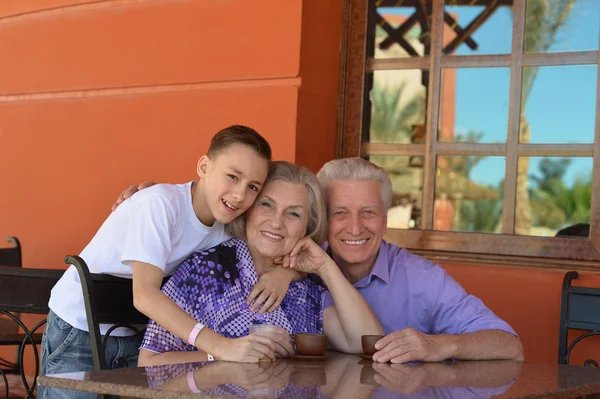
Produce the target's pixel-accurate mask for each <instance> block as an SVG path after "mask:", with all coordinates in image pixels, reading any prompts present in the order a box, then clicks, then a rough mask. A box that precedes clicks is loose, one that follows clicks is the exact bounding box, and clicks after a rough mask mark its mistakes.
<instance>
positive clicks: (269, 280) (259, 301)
mask: <svg viewBox="0 0 600 399" xmlns="http://www.w3.org/2000/svg"><path fill="white" fill-rule="evenodd" d="M292 272H293V273H290V269H284V268H282V267H276V268H274V269H272V270H269V271H268V272H266V273H264V274H263V275H262V276H260V278H259V279H258V282H257V283H256V285H255V286H254V288H253V289H252V292H250V295H249V296H248V299H246V303H247V304H248V305H250V304H251V303H252V301H254V299H255V298H256V297H257V296H258V298H256V301H254V304H252V306H251V307H250V310H251V311H255V310H256V309H258V308H259V307H260V305H262V307H261V308H260V310H259V311H258V313H264V312H272V311H274V310H275V309H277V307H278V306H279V305H280V304H281V301H283V298H285V295H286V294H287V291H288V288H289V286H290V283H291V282H292V281H296V280H298V277H299V273H297V272H296V271H294V270H292ZM259 294H260V295H259Z"/></svg>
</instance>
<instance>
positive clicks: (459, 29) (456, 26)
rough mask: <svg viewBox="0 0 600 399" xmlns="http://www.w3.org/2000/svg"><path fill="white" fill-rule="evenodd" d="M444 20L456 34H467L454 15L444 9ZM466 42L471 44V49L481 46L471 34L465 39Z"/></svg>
mask: <svg viewBox="0 0 600 399" xmlns="http://www.w3.org/2000/svg"><path fill="white" fill-rule="evenodd" d="M444 22H446V24H447V25H448V26H449V27H450V29H452V30H453V31H454V33H456V36H461V35H464V34H465V31H464V29H463V28H462V27H461V26H460V25H459V24H458V22H457V21H456V20H455V19H454V17H452V15H450V14H448V13H447V12H445V11H444ZM465 44H466V45H467V46H469V48H470V49H471V50H477V48H478V47H479V46H478V45H477V43H476V42H475V40H473V39H472V38H471V36H467V37H466V39H465Z"/></svg>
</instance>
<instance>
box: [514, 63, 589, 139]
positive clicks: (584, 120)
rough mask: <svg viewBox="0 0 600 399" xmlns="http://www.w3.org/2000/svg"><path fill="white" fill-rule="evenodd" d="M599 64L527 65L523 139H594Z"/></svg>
mask: <svg viewBox="0 0 600 399" xmlns="http://www.w3.org/2000/svg"><path fill="white" fill-rule="evenodd" d="M597 76H598V66H597V65H576V66H559V67H536V68H523V91H522V94H521V108H522V109H523V110H524V111H523V112H522V113H521V129H520V140H519V141H520V142H521V143H549V144H552V143H593V142H594V125H595V117H596V80H597Z"/></svg>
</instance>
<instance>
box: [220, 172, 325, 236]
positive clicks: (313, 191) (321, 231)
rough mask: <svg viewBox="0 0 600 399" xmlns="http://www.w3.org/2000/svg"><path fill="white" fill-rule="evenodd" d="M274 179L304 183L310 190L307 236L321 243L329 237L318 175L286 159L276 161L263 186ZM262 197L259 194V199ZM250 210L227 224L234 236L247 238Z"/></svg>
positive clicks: (227, 229)
mask: <svg viewBox="0 0 600 399" xmlns="http://www.w3.org/2000/svg"><path fill="white" fill-rule="evenodd" d="M274 180H281V181H283V182H286V183H291V184H303V185H304V186H305V187H306V190H307V191H308V210H307V211H308V226H307V227H306V236H307V237H308V238H311V239H312V240H313V241H314V242H316V243H317V244H319V245H321V244H322V243H323V242H324V241H325V239H326V238H327V208H326V204H325V194H324V192H323V189H322V188H321V185H320V184H319V181H318V180H317V177H316V176H315V174H314V173H313V172H311V171H310V169H308V168H305V167H304V166H300V165H296V164H293V163H291V162H286V161H274V162H273V163H272V166H271V172H270V173H269V176H268V177H267V180H265V184H264V186H263V187H266V186H267V184H269V183H270V182H272V181H274ZM259 197H260V193H259V194H258V197H257V199H258V198H259ZM247 212H248V211H246V213H245V214H244V215H242V216H239V217H237V218H236V219H234V220H233V221H232V222H231V223H229V224H227V225H226V226H225V229H226V231H227V232H228V233H229V234H231V235H232V236H234V237H237V238H241V239H243V240H246V217H245V215H246V214H247Z"/></svg>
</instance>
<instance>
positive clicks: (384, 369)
mask: <svg viewBox="0 0 600 399" xmlns="http://www.w3.org/2000/svg"><path fill="white" fill-rule="evenodd" d="M372 372H373V373H374V376H373V379H374V380H375V382H376V383H377V384H379V385H381V386H383V387H384V388H385V389H387V390H388V391H390V392H398V393H401V394H403V395H410V394H413V393H415V392H418V391H420V390H421V389H423V388H425V387H426V382H427V376H428V373H427V368H425V367H420V366H418V365H413V366H407V365H404V364H386V363H373V369H372ZM361 377H362V376H361Z"/></svg>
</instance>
